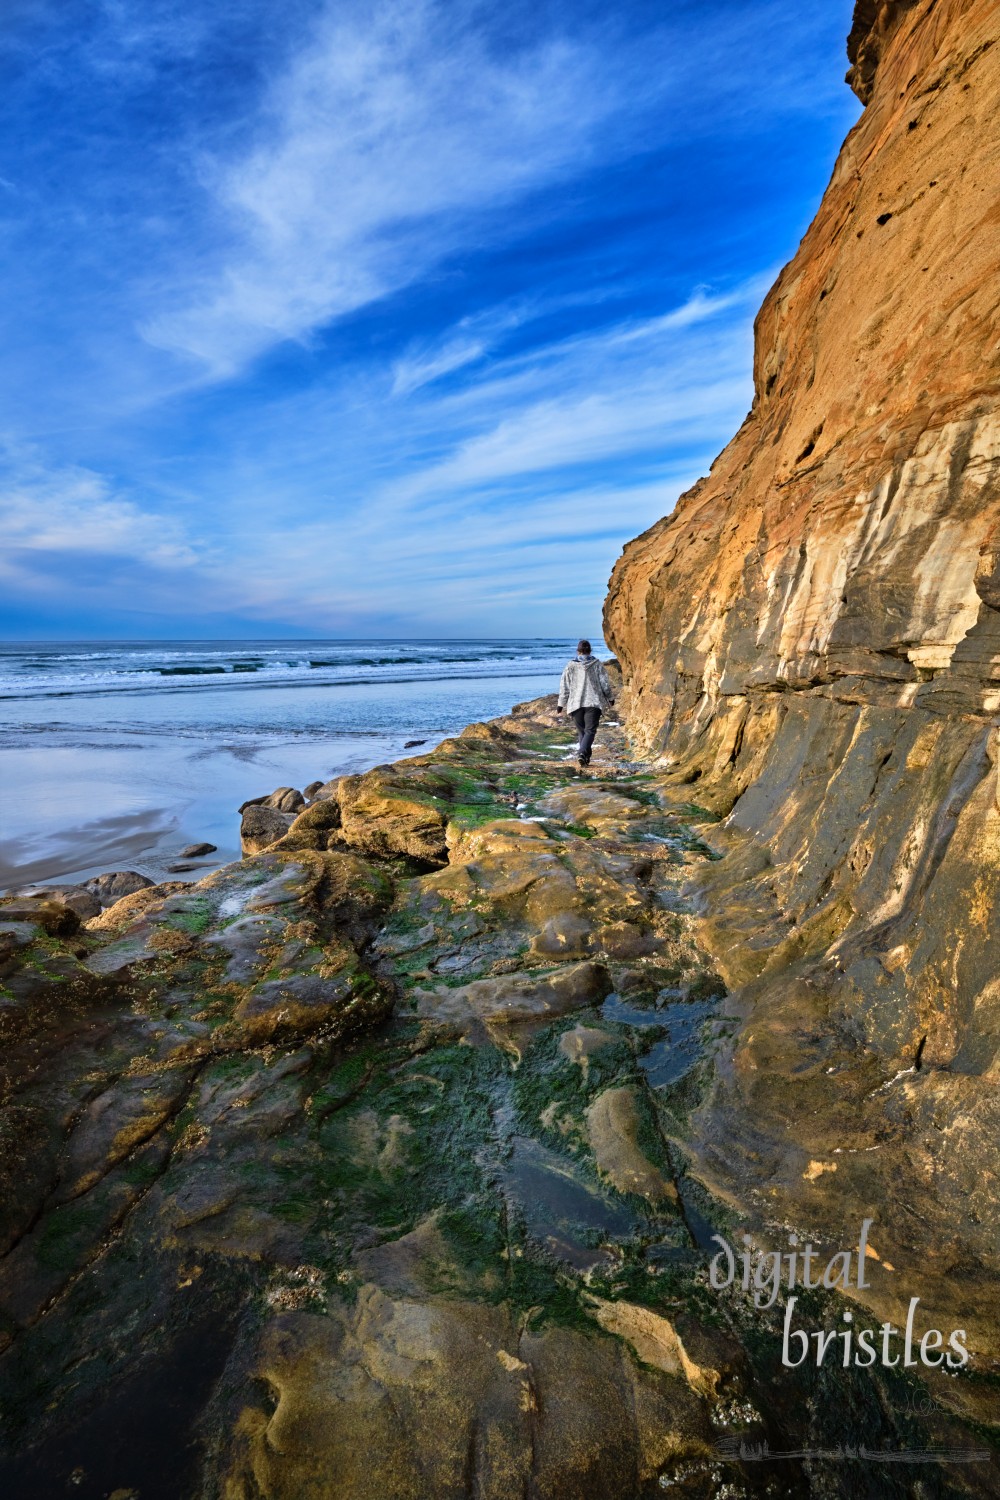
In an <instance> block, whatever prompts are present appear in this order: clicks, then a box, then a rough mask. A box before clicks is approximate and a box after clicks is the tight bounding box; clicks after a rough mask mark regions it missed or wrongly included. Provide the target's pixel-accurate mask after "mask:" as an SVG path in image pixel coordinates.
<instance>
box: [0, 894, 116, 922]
mask: <svg viewBox="0 0 1000 1500" xmlns="http://www.w3.org/2000/svg"><path fill="white" fill-rule="evenodd" d="M16 894H17V895H18V896H35V897H39V898H41V899H42V900H43V901H61V902H62V904H63V905H64V906H68V907H69V908H70V909H71V910H72V911H75V912H76V914H77V916H78V917H79V918H80V921H81V922H86V921H87V919H88V917H96V916H97V915H98V913H99V912H100V910H101V903H100V900H99V899H98V897H97V896H96V895H95V894H94V892H93V891H88V889H87V887H86V886H85V885H41V886H39V885H33V886H25V888H24V889H23V890H20V891H17V892H16Z"/></svg>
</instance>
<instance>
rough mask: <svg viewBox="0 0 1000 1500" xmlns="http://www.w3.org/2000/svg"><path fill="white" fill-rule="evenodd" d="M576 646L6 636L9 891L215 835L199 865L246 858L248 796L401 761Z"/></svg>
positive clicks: (1, 880) (128, 865)
mask: <svg viewBox="0 0 1000 1500" xmlns="http://www.w3.org/2000/svg"><path fill="white" fill-rule="evenodd" d="M596 645H597V643H596V642H595V646H596ZM575 646H576V643H575V641H568V640H557V639H524V640H518V639H511V640H447V641H442V640H419V641H412V640H367V641H324V640H316V641H273V640H260V641H153V642H150V641H118V642H113V643H109V642H100V641H94V642H84V641H75V642H72V643H58V642H57V643H44V644H39V643H29V644H25V643H20V644H16V645H15V644H7V645H0V889H3V890H11V889H17V888H18V887H20V886H23V885H25V884H29V883H33V882H39V881H41V882H50V881H66V882H69V881H74V880H82V879H86V878H87V877H88V876H91V875H97V874H101V873H103V872H104V871H108V870H116V869H130V870H138V871H139V872H140V873H141V874H143V875H146V876H148V877H149V878H150V879H153V880H162V879H164V878H167V872H168V867H169V866H170V865H171V864H172V863H176V862H177V860H178V859H179V857H180V853H181V850H182V849H183V848H184V847H185V846H186V845H188V844H191V843H195V842H202V841H204V842H207V843H212V844H216V845H217V846H218V852H217V854H215V855H213V856H212V857H211V859H209V860H207V861H204V862H203V865H202V869H203V870H208V869H210V868H212V866H213V865H214V864H219V863H225V862H228V861H230V860H233V859H238V858H239V855H240V845H239V824H240V819H239V816H238V813H237V809H238V807H239V805H240V803H241V802H244V801H246V800H247V798H249V797H256V796H260V795H262V794H265V793H267V792H270V791H273V790H274V788H275V787H277V786H294V787H298V788H302V787H303V786H305V785H306V784H308V783H309V782H310V781H316V780H320V779H322V780H327V779H328V778H330V777H331V776H336V775H340V774H342V773H344V772H354V771H362V770H366V769H367V768H368V767H370V766H374V765H379V764H382V763H383V762H385V761H388V760H394V759H397V758H398V757H399V756H401V755H403V754H404V753H406V752H405V750H404V746H405V744H406V742H407V741H408V740H421V741H423V743H422V744H421V745H420V746H418V747H413V748H412V751H411V753H413V754H418V753H423V752H424V751H425V750H430V749H431V748H433V746H434V745H435V744H437V743H438V742H439V741H440V740H442V739H444V738H446V737H447V736H448V735H452V734H455V733H457V732H458V731H460V730H461V729H462V728H463V727H464V726H465V725H466V724H468V723H470V722H471V721H473V720H476V719H488V718H494V717H496V716H497V715H498V714H502V713H505V712H507V710H508V709H509V708H510V707H511V705H512V704H513V703H516V702H519V701H521V700H523V699H526V698H534V697H538V696H539V695H541V694H542V693H548V692H553V691H554V690H555V688H556V687H557V685H558V681H559V673H560V671H561V669H562V666H563V664H564V663H565V661H566V660H567V659H568V657H569V656H570V655H571V654H572V652H573V651H574V650H575ZM188 878H197V877H196V876H193V875H192V876H189V877H188Z"/></svg>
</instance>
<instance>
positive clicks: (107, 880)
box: [84, 870, 153, 906]
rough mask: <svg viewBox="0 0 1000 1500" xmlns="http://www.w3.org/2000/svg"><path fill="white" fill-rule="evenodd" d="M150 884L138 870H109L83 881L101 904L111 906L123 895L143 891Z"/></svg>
mask: <svg viewBox="0 0 1000 1500" xmlns="http://www.w3.org/2000/svg"><path fill="white" fill-rule="evenodd" d="M152 884H153V882H152V881H151V880H147V879H146V877H145V875H140V874H139V872H138V870H111V871H109V872H108V874H106V875H95V876H94V878H93V880H87V881H84V886H85V888H86V889H87V890H88V891H92V892H93V894H94V895H95V896H96V897H97V899H98V901H100V903H101V905H102V906H113V905H114V903H115V902H116V901H120V900H121V898H122V897H123V896H131V895H134V893H135V892H136V891H144V890H145V889H146V887H147V886H150V885H152Z"/></svg>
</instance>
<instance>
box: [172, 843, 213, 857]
mask: <svg viewBox="0 0 1000 1500" xmlns="http://www.w3.org/2000/svg"><path fill="white" fill-rule="evenodd" d="M218 847H219V846H218V844H188V846H187V848H186V849H182V850H181V859H201V857H202V855H203V854H215V853H217V852H218Z"/></svg>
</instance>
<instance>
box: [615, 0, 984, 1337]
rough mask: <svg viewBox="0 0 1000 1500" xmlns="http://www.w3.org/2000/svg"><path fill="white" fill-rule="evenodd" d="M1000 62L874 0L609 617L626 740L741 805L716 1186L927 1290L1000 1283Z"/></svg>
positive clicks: (712, 903)
mask: <svg viewBox="0 0 1000 1500" xmlns="http://www.w3.org/2000/svg"><path fill="white" fill-rule="evenodd" d="M998 43H1000V6H998V5H997V4H996V0H910V3H903V0H893V3H883V4H878V5H877V4H875V3H873V0H859V4H858V6H857V11H856V17H855V25H854V29H853V30H852V33H851V38H850V43H849V55H850V59H851V63H852V67H851V71H850V73H849V75H848V78H849V81H850V82H851V83H852V84H853V86H854V88H855V90H856V92H857V93H858V94H859V97H860V98H861V99H862V100H863V101H864V102H865V103H866V109H865V112H864V114H863V116H862V118H861V119H860V121H859V123H858V124H857V126H856V127H855V128H854V130H852V132H851V133H850V135H849V136H848V138H847V140H846V142H845V144H844V146H843V149H842V151H841V153H840V156H839V158H838V161H837V164H836V166H835V169H834V172H833V177H832V180H831V182H830V185H829V187H828V189H827V192H826V194H825V196H824V198H823V201H822V204H821V206H820V209H819V212H818V213H817V215H816V219H815V221H814V222H813V224H812V226H811V228H810V229H809V231H808V233H807V234H806V236H805V238H804V240H803V242H802V244H801V246H800V248H799V251H798V253H797V255H796V256H795V258H794V259H793V260H792V262H791V263H790V264H789V265H788V266H787V267H786V268H785V270H784V271H783V272H782V274H781V276H780V277H779V278H778V281H777V283H776V284H775V286H774V287H773V288H772V290H771V292H770V293H769V295H768V297H767V299H766V301H765V303H764V305H763V307H762V308H761V311H760V313H759V315H758V319H757V324H756V352H755V369H754V380H755V397H754V403H753V407H752V410H751V412H750V414H749V415H748V417H747V419H746V421H745V423H744V424H743V427H742V428H741V430H740V431H739V433H738V434H737V435H736V437H735V438H734V439H733V441H732V442H731V443H730V444H729V446H728V448H726V450H725V451H724V452H723V453H722V454H721V456H720V457H719V459H718V460H717V461H716V463H715V464H714V465H713V468H712V470H711V473H710V475H709V476H708V478H706V479H704V480H701V481H700V482H699V483H698V484H697V485H696V486H695V487H694V488H693V489H692V490H691V491H689V492H688V494H687V495H685V496H684V497H683V498H682V500H681V501H680V503H679V504H678V506H677V509H676V511H675V513H674V514H673V515H672V516H670V517H668V518H666V519H665V520H663V521H661V522H659V523H657V524H656V525H655V526H653V527H652V528H651V529H650V530H649V531H648V532H646V533H645V535H643V536H641V537H639V538H638V539H637V540H636V541H635V542H633V543H632V544H631V545H630V546H629V547H628V548H626V550H625V553H624V555H623V557H622V558H621V560H620V561H619V563H618V565H617V567H616V569H615V572H614V575H613V577H612V580H611V589H610V594H609V597H608V601H607V606H606V636H607V639H608V641H609V642H610V643H611V644H612V645H613V647H614V649H615V651H616V653H617V654H618V656H619V659H620V660H621V662H622V665H623V669H624V672H625V678H626V682H627V691H626V702H627V707H628V713H629V720H630V724H631V727H632V731H633V734H634V736H635V738H636V739H637V740H638V742H639V744H640V745H641V746H642V747H643V748H644V749H645V750H647V751H650V752H652V753H653V754H655V755H657V756H659V757H660V763H661V764H662V765H663V766H664V767H665V768H668V769H669V772H670V776H671V779H672V780H673V781H674V783H675V784H676V785H678V786H684V787H686V788H688V790H686V791H685V795H686V796H687V797H688V798H690V797H691V796H694V797H695V798H696V800H697V801H698V802H699V803H702V804H705V805H706V806H708V807H710V808H713V809H715V810H716V811H717V812H721V813H722V814H725V815H726V820H725V825H724V829H723V831H722V832H721V833H720V843H721V845H722V846H724V847H727V848H729V849H730V850H731V852H730V854H729V857H728V858H727V859H726V860H725V861H724V862H723V863H722V864H721V865H719V866H718V867H717V872H716V874H715V876H714V877H713V881H712V883H711V885H710V886H709V885H707V884H706V885H705V886H704V888H703V891H704V910H705V922H706V931H707V932H708V933H709V934H711V936H712V941H713V943H714V945H715V947H716V949H717V951H718V952H719V953H720V954H721V955H723V957H724V960H725V964H726V967H727V969H728V975H729V978H730V980H731V981H732V982H734V983H737V984H739V985H741V986H742V989H741V990H740V992H739V994H740V1004H741V1006H742V1014H743V1016H744V1024H743V1027H742V1030H741V1031H740V1033H739V1034H738V1035H737V1037H736V1039H735V1041H734V1043H733V1050H732V1056H731V1065H730V1066H729V1068H728V1070H724V1071H723V1073H722V1075H721V1076H720V1080H719V1082H718V1084H717V1086H716V1088H715V1091H714V1095H713V1101H712V1104H711V1106H710V1107H709V1108H708V1110H707V1111H706V1112H705V1115H704V1117H703V1121H702V1124H703V1128H704V1137H705V1138H704V1142H703V1145H702V1147H701V1161H702V1169H703V1171H704V1172H705V1173H706V1174H707V1175H708V1176H709V1177H711V1178H714V1179H715V1180H716V1181H717V1182H721V1183H723V1184H724V1185H725V1186H726V1188H727V1189H728V1190H729V1191H733V1190H734V1189H735V1190H737V1191H738V1192H739V1194H740V1196H741V1197H742V1199H743V1200H744V1201H745V1202H747V1201H757V1202H758V1203H760V1204H763V1203H764V1202H766V1203H767V1205H768V1211H769V1212H770V1213H772V1214H773V1213H774V1212H775V1211H778V1212H784V1213H786V1214H787V1215H789V1216H794V1215H795V1214H799V1215H801V1213H802V1212H806V1213H807V1214H808V1215H810V1216H811V1217H812V1220H813V1221H814V1222H816V1221H819V1222H822V1223H823V1224H824V1226H825V1227H826V1228H827V1229H829V1230H830V1232H835V1230H836V1228H837V1226H838V1225H842V1224H846V1223H848V1222H853V1221H854V1220H856V1218H857V1215H858V1212H859V1211H860V1210H861V1209H863V1210H864V1211H865V1212H866V1213H869V1212H874V1213H875V1214H876V1216H877V1217H878V1218H879V1219H881V1220H882V1221H883V1222H884V1221H886V1219H890V1220H891V1221H892V1224H893V1229H892V1231H891V1233H890V1235H889V1236H887V1237H888V1238H890V1239H898V1241H899V1244H898V1245H897V1247H896V1258H897V1260H899V1261H900V1262H902V1264H903V1265H904V1266H909V1267H911V1268H912V1275H913V1276H915V1277H916V1278H917V1279H918V1281H919V1279H920V1278H921V1277H927V1278H930V1280H931V1281H933V1279H934V1277H935V1276H936V1274H937V1272H938V1271H943V1270H944V1268H945V1266H948V1267H950V1268H951V1269H952V1270H954V1267H955V1265H956V1263H957V1262H959V1261H961V1263H962V1264H963V1265H968V1266H973V1265H974V1264H976V1265H978V1264H979V1263H980V1262H982V1263H983V1264H984V1265H987V1266H989V1267H991V1268H992V1269H991V1271H990V1272H989V1274H990V1275H995V1272H996V1245H997V1227H998V1226H997V1216H996V1207H995V1205H996V1151H995V1142H996V1139H997V1126H998V1124H1000V1111H998V1108H997V1103H996V1086H997V1081H998V1079H1000V923H998V922H997V920H996V910H997V897H998V894H1000V812H998V805H997V801H998V782H997V759H998V751H997V746H998V737H997V725H998V723H1000V718H998V713H1000V566H998V558H1000V531H998V526H997V523H998V519H1000V413H998V407H1000V401H998V394H1000V343H998V336H1000V320H998V309H1000V264H998V260H1000V194H998V183H1000V140H998V130H997V124H996V122H997V119H998V105H1000V45H998ZM693 783H697V788H696V789H695V790H691V789H690V788H691V786H692V784H693ZM904 1070H906V1071H904ZM897 1074H902V1076H901V1077H899V1078H896V1076H895V1075H897ZM779 1085H780V1087H779ZM764 1182H766V1184H767V1186H766V1189H765V1188H764V1187H763V1186H762V1184H763V1183H764ZM918 1199H919V1202H918V1201H917V1200H918ZM845 1243H847V1241H846V1240H845ZM970 1274H971V1273H970ZM927 1284H928V1287H930V1281H928V1283H927ZM913 1290H914V1293H916V1292H917V1291H919V1290H920V1286H919V1285H914V1287H913ZM933 1294H934V1295H935V1296H936V1297H937V1298H938V1299H939V1300H940V1299H941V1298H944V1299H947V1295H948V1293H947V1290H946V1287H945V1283H944V1281H943V1280H939V1281H938V1282H937V1283H936V1286H935V1287H934V1288H933ZM969 1294H970V1289H969V1286H968V1284H967V1285H966V1286H965V1287H964V1289H963V1290H962V1297H964V1300H965V1302H966V1303H968V1301H969ZM958 1300H962V1298H961V1297H960V1298H959V1299H958ZM994 1326H995V1320H994ZM983 1337H984V1338H985V1339H986V1340H987V1341H988V1342H989V1341H991V1340H995V1335H989V1334H983Z"/></svg>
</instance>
